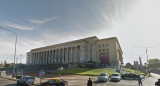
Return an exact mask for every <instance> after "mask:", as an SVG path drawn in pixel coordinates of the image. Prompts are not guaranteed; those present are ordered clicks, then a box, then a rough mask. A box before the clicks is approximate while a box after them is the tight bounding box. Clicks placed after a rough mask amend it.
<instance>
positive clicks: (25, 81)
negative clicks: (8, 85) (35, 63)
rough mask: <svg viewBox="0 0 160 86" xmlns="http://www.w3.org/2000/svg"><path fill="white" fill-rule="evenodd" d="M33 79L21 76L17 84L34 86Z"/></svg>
mask: <svg viewBox="0 0 160 86" xmlns="http://www.w3.org/2000/svg"><path fill="white" fill-rule="evenodd" d="M34 81H35V78H34V77H33V76H23V77H21V78H20V79H18V80H17V84H22V85H23V86H26V85H32V84H34Z"/></svg>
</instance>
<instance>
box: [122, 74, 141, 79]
mask: <svg viewBox="0 0 160 86" xmlns="http://www.w3.org/2000/svg"><path fill="white" fill-rule="evenodd" d="M138 76H139V74H135V73H125V74H123V75H122V76H121V78H122V79H127V78H131V79H137V78H138Z"/></svg>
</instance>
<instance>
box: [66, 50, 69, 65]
mask: <svg viewBox="0 0 160 86" xmlns="http://www.w3.org/2000/svg"><path fill="white" fill-rule="evenodd" d="M65 53H66V54H65V63H68V62H69V61H68V48H66V52H65Z"/></svg>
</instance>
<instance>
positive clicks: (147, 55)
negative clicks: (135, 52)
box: [134, 46, 150, 63]
mask: <svg viewBox="0 0 160 86" xmlns="http://www.w3.org/2000/svg"><path fill="white" fill-rule="evenodd" d="M134 47H137V48H144V49H145V50H146V56H147V63H148V51H147V49H148V48H150V47H139V46H134Z"/></svg>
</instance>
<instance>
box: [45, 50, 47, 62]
mask: <svg viewBox="0 0 160 86" xmlns="http://www.w3.org/2000/svg"><path fill="white" fill-rule="evenodd" d="M45 53H46V55H45V57H46V58H45V59H46V64H47V51H46V52H45Z"/></svg>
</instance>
